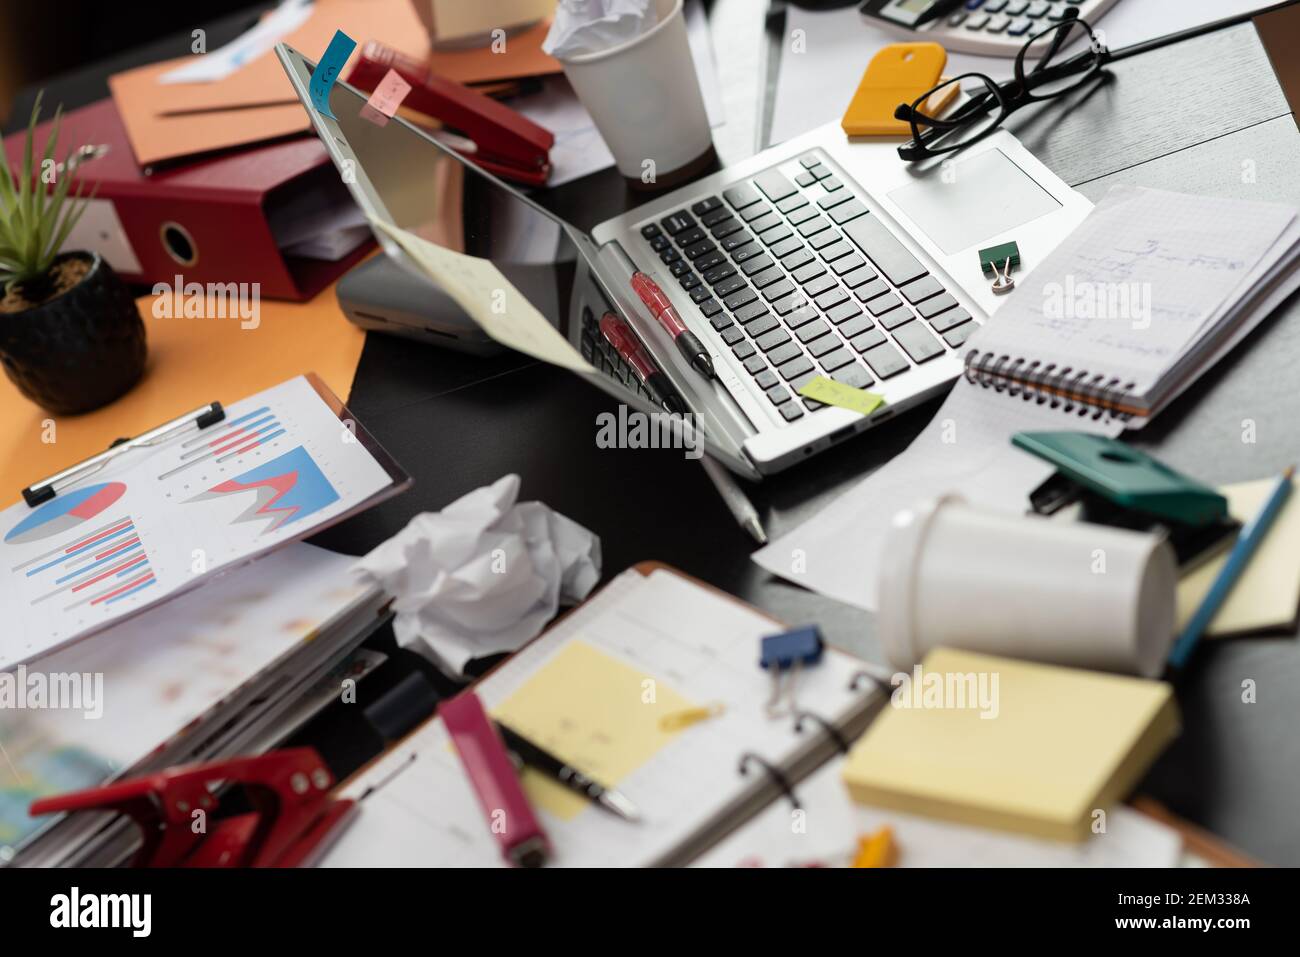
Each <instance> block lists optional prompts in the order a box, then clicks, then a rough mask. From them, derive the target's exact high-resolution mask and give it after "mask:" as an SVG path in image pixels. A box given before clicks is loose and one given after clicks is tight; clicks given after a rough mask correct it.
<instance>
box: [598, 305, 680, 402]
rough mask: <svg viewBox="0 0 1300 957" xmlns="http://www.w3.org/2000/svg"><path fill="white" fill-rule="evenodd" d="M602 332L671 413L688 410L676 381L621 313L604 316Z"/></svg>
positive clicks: (601, 321)
mask: <svg viewBox="0 0 1300 957" xmlns="http://www.w3.org/2000/svg"><path fill="white" fill-rule="evenodd" d="M600 334H601V335H602V336H604V337H605V341H606V342H608V343H609V344H610V345H611V346H613V347H614V348H615V349H616V350H617V351H618V354H619V355H620V356H622V357H623V361H624V362H626V363H627V364H628V365H629V366H631V367H632V371H633V372H635V373H636V377H637V379H639V380H640V382H641V384H642V385H643V386H645V387H646V390H647V391H648V392H649V393H650V394H651V395H653V396H654V397H655V398H656V399H657V400H658V402H659V404H660V405H662V406H663V407H664V408H665V409H667V410H668V411H669V412H676V413H682V412H685V411H686V404H685V403H684V402H682V399H681V396H679V395H678V394H677V390H676V389H674V388H673V384H672V383H671V382H670V381H669V380H668V377H667V376H666V375H664V374H663V373H662V372H661V371H660V370H659V368H658V367H657V366H656V365H655V364H654V360H653V359H651V358H650V356H649V355H647V354H646V351H645V348H644V347H643V346H642V345H641V341H640V340H639V339H637V337H636V333H634V332H633V331H632V327H631V326H629V325H628V324H627V323H626V322H624V321H623V319H622V318H621V317H619V316H616V315H614V313H612V312H607V313H605V314H604V315H603V316H601V317H600Z"/></svg>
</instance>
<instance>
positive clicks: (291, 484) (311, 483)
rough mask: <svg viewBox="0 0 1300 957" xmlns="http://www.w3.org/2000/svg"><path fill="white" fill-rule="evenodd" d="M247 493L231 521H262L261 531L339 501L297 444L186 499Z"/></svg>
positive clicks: (268, 529) (274, 527) (276, 526)
mask: <svg viewBox="0 0 1300 957" xmlns="http://www.w3.org/2000/svg"><path fill="white" fill-rule="evenodd" d="M231 495H240V496H247V497H249V498H250V499H251V501H250V502H249V504H248V506H247V507H246V508H245V509H244V511H243V512H242V513H240V514H239V515H238V516H237V517H236V518H235V519H234V522H232V524H238V523H240V522H264V523H265V527H264V528H263V529H262V534H264V535H265V534H266V533H267V532H273V531H275V530H276V529H279V528H283V527H284V526H285V525H288V524H290V523H292V522H296V521H298V520H300V519H303V518H306V517H307V516H308V515H311V514H313V513H315V512H319V511H320V510H321V509H323V508H325V507H326V506H328V505H332V504H333V503H334V502H337V501H338V500H339V493H338V492H336V491H335V490H334V486H333V485H331V484H330V482H329V479H327V478H326V477H325V473H324V472H322V471H321V470H320V466H318V465H317V464H316V461H315V460H314V459H313V458H312V457H311V455H310V454H308V452H307V450H306V449H305V448H303V447H302V446H301V445H300V446H298V447H297V448H296V449H291V450H290V451H288V452H285V453H284V454H283V455H279V456H276V457H275V458H274V459H272V460H271V461H269V462H267V463H266V464H265V465H259V466H258V467H257V468H255V469H250V470H249V471H247V472H244V473H243V474H242V475H237V476H235V477H234V478H232V479H227V480H226V481H224V482H221V483H219V484H217V485H214V486H212V488H210V489H208V490H207V491H206V492H203V493H201V494H199V495H196V496H195V497H194V498H192V499H189V500H188V501H190V502H198V501H204V500H210V499H214V498H224V497H226V496H231Z"/></svg>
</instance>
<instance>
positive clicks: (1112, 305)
mask: <svg viewBox="0 0 1300 957" xmlns="http://www.w3.org/2000/svg"><path fill="white" fill-rule="evenodd" d="M1043 315H1044V317H1046V318H1048V319H1126V320H1129V321H1130V322H1132V323H1133V328H1134V329H1147V328H1149V327H1150V325H1151V283H1149V282H1087V281H1083V282H1076V281H1075V278H1074V277H1073V276H1066V277H1065V282H1064V284H1062V283H1059V282H1049V283H1048V284H1047V285H1045V286H1044V287H1043Z"/></svg>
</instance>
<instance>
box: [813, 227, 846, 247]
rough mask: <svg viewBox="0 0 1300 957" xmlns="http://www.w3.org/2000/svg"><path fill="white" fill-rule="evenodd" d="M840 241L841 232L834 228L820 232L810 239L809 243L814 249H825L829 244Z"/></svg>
mask: <svg viewBox="0 0 1300 957" xmlns="http://www.w3.org/2000/svg"><path fill="white" fill-rule="evenodd" d="M839 241H840V234H839V233H837V232H836V231H835V230H833V229H828V230H826V231H825V232H820V233H818V234H817V235H816V236H813V237H812V238H811V239H809V240H808V245H809V246H811V247H812V248H813V249H817V250H822V249H825V248H826V247H827V246H830V245H833V244H834V243H838V242H839Z"/></svg>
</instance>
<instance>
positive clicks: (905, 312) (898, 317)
mask: <svg viewBox="0 0 1300 957" xmlns="http://www.w3.org/2000/svg"><path fill="white" fill-rule="evenodd" d="M911 319H912V310H910V309H908V308H906V307H905V306H899V307H898V308H897V309H891V310H889V312H887V313H885V314H884V315H883V316H877V317H876V322H877V323H878V324H880V325H882V326H884V327H885V328H886V329H897V328H898V327H899V326H901V325H902V324H903V323H905V322H910V321H911Z"/></svg>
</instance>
